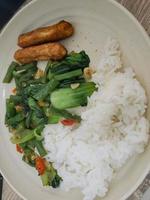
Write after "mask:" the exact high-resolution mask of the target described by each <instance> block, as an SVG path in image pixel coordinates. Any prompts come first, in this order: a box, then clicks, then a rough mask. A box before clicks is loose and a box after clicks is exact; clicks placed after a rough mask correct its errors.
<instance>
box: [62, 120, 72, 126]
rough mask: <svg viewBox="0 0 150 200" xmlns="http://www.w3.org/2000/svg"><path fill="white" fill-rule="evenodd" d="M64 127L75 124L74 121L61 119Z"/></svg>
mask: <svg viewBox="0 0 150 200" xmlns="http://www.w3.org/2000/svg"><path fill="white" fill-rule="evenodd" d="M60 122H61V123H62V124H63V125H64V126H72V125H74V124H75V123H76V121H75V120H74V119H63V120H61V121H60Z"/></svg>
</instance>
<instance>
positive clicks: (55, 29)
mask: <svg viewBox="0 0 150 200" xmlns="http://www.w3.org/2000/svg"><path fill="white" fill-rule="evenodd" d="M73 33H74V28H73V26H72V25H71V24H70V23H69V22H67V21H60V22H59V23H57V24H54V25H52V26H47V27H42V28H38V29H35V30H33V31H31V32H28V33H24V34H22V35H20V36H19V38H18V45H19V46H20V47H29V46H33V45H37V44H43V43H46V42H55V41H58V40H61V39H65V38H67V37H70V36H71V35H73Z"/></svg>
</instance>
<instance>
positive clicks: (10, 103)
mask: <svg viewBox="0 0 150 200" xmlns="http://www.w3.org/2000/svg"><path fill="white" fill-rule="evenodd" d="M89 63H90V59H89V57H88V55H87V54H86V53H85V52H84V51H81V52H80V53H74V52H72V53H70V54H69V55H68V56H66V58H65V59H63V60H62V61H59V62H58V61H57V62H56V61H48V63H47V66H46V68H45V71H44V72H42V71H41V70H40V69H38V67H37V62H32V63H29V64H24V65H20V64H18V63H16V62H14V61H13V62H12V63H11V65H10V66H9V68H8V71H7V73H6V76H5V78H4V80H3V82H4V83H10V82H11V80H12V79H13V78H14V80H15V84H16V88H15V89H13V93H14V94H13V95H10V97H9V98H8V99H6V115H5V124H6V125H7V126H8V128H9V131H10V132H11V133H12V136H11V139H10V140H11V142H12V143H13V144H16V149H17V151H18V152H20V153H22V160H23V161H25V162H26V163H27V164H29V165H30V166H33V167H35V168H36V169H37V171H38V173H39V175H40V176H41V180H42V182H43V185H44V186H45V185H50V186H52V187H54V188H56V187H58V186H59V184H60V182H61V180H62V179H61V177H60V176H59V175H58V174H57V171H56V170H55V169H54V168H53V164H52V163H49V162H48V161H47V160H46V157H45V156H46V155H47V152H46V150H45V148H44V145H43V140H44V138H43V135H42V131H43V129H44V127H45V125H47V124H56V123H59V122H61V123H62V124H63V125H65V126H70V125H73V124H76V123H79V122H80V121H81V118H80V116H77V115H73V114H71V113H70V112H68V111H67V110H66V109H68V108H72V107H77V106H85V105H86V104H87V98H88V97H89V96H90V95H91V94H92V93H93V92H94V91H95V90H96V86H95V84H94V83H93V82H87V81H86V78H85V77H84V68H86V67H88V66H89Z"/></svg>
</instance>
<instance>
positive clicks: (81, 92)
mask: <svg viewBox="0 0 150 200" xmlns="http://www.w3.org/2000/svg"><path fill="white" fill-rule="evenodd" d="M95 90H96V86H95V83H93V82H88V83H82V84H80V86H79V87H78V88H76V89H71V88H61V89H58V90H55V91H54V92H52V94H51V97H50V100H51V103H52V105H53V107H55V108H57V109H62V110H63V109H67V108H72V107H77V106H83V105H85V104H86V103H87V97H89V96H91V95H92V93H93V92H94V91H95Z"/></svg>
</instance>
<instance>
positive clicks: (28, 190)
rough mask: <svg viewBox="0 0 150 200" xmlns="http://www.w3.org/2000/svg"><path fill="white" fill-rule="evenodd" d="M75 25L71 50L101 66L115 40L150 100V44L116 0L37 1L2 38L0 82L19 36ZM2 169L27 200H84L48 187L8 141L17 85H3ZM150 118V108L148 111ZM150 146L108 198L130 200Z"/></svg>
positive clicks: (126, 169) (117, 181)
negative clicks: (9, 100) (11, 97)
mask: <svg viewBox="0 0 150 200" xmlns="http://www.w3.org/2000/svg"><path fill="white" fill-rule="evenodd" d="M60 19H65V20H68V21H70V22H71V23H72V24H73V25H74V27H75V30H76V33H75V35H74V36H73V37H72V38H70V39H67V40H66V41H64V43H65V45H66V47H67V48H68V49H69V50H82V49H84V50H86V51H87V53H88V54H89V55H90V58H91V60H92V63H91V65H95V64H97V63H98V62H99V55H100V50H101V48H102V47H103V45H104V43H105V41H106V39H107V37H108V36H113V37H116V38H117V39H118V40H119V41H120V44H121V48H122V50H123V52H124V61H125V63H127V64H130V66H132V67H133V68H134V69H135V71H136V74H137V75H138V77H139V79H140V81H141V82H142V84H143V86H144V87H145V89H146V91H147V95H148V98H149V100H150V40H149V38H148V36H147V35H146V33H145V31H144V30H143V28H142V27H141V26H140V25H139V24H138V22H137V21H136V20H135V19H134V17H133V16H131V14H129V13H128V11H126V10H125V9H124V8H123V7H121V6H120V5H119V4H117V3H116V2H114V1H111V0H61V1H59V0H44V1H42V0H37V1H33V2H32V3H30V4H29V5H27V6H26V7H24V8H23V9H22V10H21V11H19V12H18V13H17V14H16V15H15V17H13V19H12V20H11V21H10V22H9V23H8V25H7V26H6V27H5V29H4V30H3V32H2V34H1V36H0V45H1V48H0V55H1V62H0V69H1V74H0V82H2V79H3V77H4V74H5V72H6V70H7V67H8V65H9V63H10V62H11V60H12V59H13V53H14V51H15V49H16V48H17V45H16V43H17V37H18V35H19V34H20V33H22V32H25V31H28V30H31V29H33V28H36V27H39V26H43V25H46V24H51V23H54V22H58V21H59V20H60ZM0 87H1V88H0V89H1V90H0V91H1V93H0V106H1V109H0V117H1V122H0V128H1V134H0V168H1V171H2V174H3V175H4V177H5V178H6V179H7V181H8V183H9V184H10V185H11V186H12V187H13V189H15V191H17V193H18V194H20V196H22V197H23V198H24V199H28V200H35V199H36V200H43V199H44V200H48V199H49V200H50V199H51V200H80V199H82V195H81V193H80V192H79V191H78V190H72V191H71V192H68V193H67V192H66V193H65V192H62V191H60V190H59V189H57V190H54V189H50V188H43V187H42V185H41V182H40V180H39V178H38V176H37V173H36V172H35V170H33V169H31V168H30V167H28V166H26V165H25V164H24V163H23V162H22V161H21V157H20V156H19V155H18V154H17V153H16V151H15V147H14V146H13V145H12V144H11V143H10V142H9V136H10V135H9V132H8V130H7V128H6V127H5V125H4V114H5V98H6V96H7V95H8V94H9V91H10V88H12V85H9V86H4V85H3V84H1V85H0ZM148 114H149V115H148V116H149V118H150V107H149V111H148ZM149 155H150V145H149V146H148V148H147V149H146V151H145V152H144V153H143V154H142V155H140V156H138V157H136V158H132V160H131V161H129V162H128V164H127V165H126V166H125V167H124V168H123V169H121V171H120V172H119V173H118V175H117V176H116V178H115V179H114V180H113V182H112V184H111V186H110V191H109V193H108V195H107V196H106V197H105V198H104V199H105V200H123V199H126V198H127V197H128V196H129V195H130V194H131V193H132V192H133V191H134V190H135V189H136V188H137V187H138V185H139V184H140V183H141V182H142V180H143V179H144V177H145V176H146V174H147V173H148V171H149V170H150V162H149Z"/></svg>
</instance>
